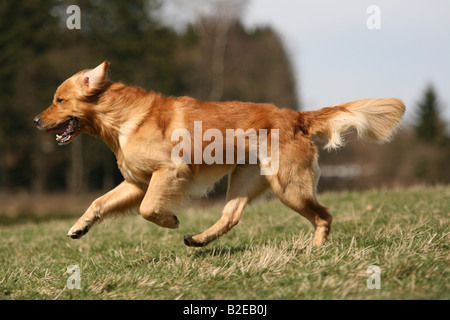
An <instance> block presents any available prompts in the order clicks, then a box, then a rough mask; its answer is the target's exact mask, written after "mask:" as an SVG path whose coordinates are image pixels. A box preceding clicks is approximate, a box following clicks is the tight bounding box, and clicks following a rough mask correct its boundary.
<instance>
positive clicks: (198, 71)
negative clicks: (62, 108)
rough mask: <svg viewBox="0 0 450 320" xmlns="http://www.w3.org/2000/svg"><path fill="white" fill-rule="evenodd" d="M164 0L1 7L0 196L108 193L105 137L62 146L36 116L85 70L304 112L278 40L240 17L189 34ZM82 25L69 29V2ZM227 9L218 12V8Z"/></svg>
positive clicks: (113, 169) (113, 175)
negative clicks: (103, 69) (170, 18)
mask: <svg viewBox="0 0 450 320" xmlns="http://www.w3.org/2000/svg"><path fill="white" fill-rule="evenodd" d="M163 3H164V1H157V0H146V1H143V0H142V1H140V0H132V1H129V0H114V1H100V0H98V1H91V0H79V1H71V2H70V3H69V2H64V1H57V0H27V1H3V2H2V3H1V4H0V30H1V34H0V48H1V50H0V65H1V68H0V150H1V154H0V190H2V191H14V190H27V191H31V192H48V191H51V192H54V191H66V190H69V191H71V192H78V193H79V192H87V191H94V190H99V189H102V190H107V189H111V188H113V187H114V185H116V184H118V183H119V182H120V181H121V180H122V177H121V175H120V172H119V171H118V169H117V166H116V164H115V158H114V155H113V153H112V152H111V151H110V150H109V149H108V148H107V147H106V145H105V144H104V143H103V142H102V141H100V140H99V139H93V138H91V137H87V136H80V137H79V138H77V139H75V140H74V141H73V142H72V143H71V144H70V145H68V146H64V147H57V146H56V143H55V141H54V135H50V134H43V133H41V132H38V131H37V130H36V128H34V126H33V124H32V119H33V117H34V116H35V115H37V114H38V113H39V112H41V111H43V110H44V109H45V108H47V107H48V106H49V105H50V104H51V101H52V99H53V94H54V91H55V90H56V88H57V86H58V85H59V84H60V83H61V82H62V81H63V80H65V79H66V78H68V77H69V76H71V75H72V74H74V73H76V72H78V71H79V70H82V69H86V68H91V67H95V66H97V65H98V64H99V63H101V62H102V61H103V60H105V59H106V60H108V61H109V62H110V63H111V68H110V69H111V74H110V77H111V79H112V80H113V81H123V82H125V83H128V84H132V85H137V86H140V87H143V88H145V89H147V90H155V91H157V92H161V93H163V94H165V95H175V96H179V95H189V96H193V97H195V98H198V99H201V100H223V101H225V100H233V99H238V100H246V101H254V102H273V103H276V104H277V105H279V106H282V107H288V108H293V109H296V108H298V104H299V103H298V97H297V96H296V93H295V92H296V90H295V87H296V85H295V79H294V76H293V73H292V68H291V65H290V62H289V58H288V56H287V54H286V52H285V49H284V48H283V45H282V43H281V41H280V38H279V37H278V35H277V34H276V32H274V31H273V30H272V29H270V28H267V27H265V28H259V29H256V30H247V29H246V28H244V27H243V25H242V24H241V23H240V21H239V16H238V15H236V14H234V15H233V16H222V15H209V16H200V17H198V21H196V22H194V23H192V24H191V25H189V26H188V27H187V28H185V29H184V31H175V30H174V29H173V28H171V27H170V26H168V25H167V24H166V23H164V21H162V19H161V18H160V14H159V13H160V10H161V6H162V5H163ZM73 4H75V5H77V6H78V7H79V8H80V10H81V29H73V30H70V29H68V27H67V25H66V20H67V18H68V17H69V16H70V13H67V7H68V6H69V5H73ZM219 11H220V10H219Z"/></svg>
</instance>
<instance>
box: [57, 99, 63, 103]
mask: <svg viewBox="0 0 450 320" xmlns="http://www.w3.org/2000/svg"><path fill="white" fill-rule="evenodd" d="M63 101H64V99H62V98H57V99H56V102H58V103H61V102H63Z"/></svg>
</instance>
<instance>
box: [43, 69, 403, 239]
mask: <svg viewBox="0 0 450 320" xmlns="http://www.w3.org/2000/svg"><path fill="white" fill-rule="evenodd" d="M108 67H109V63H108V62H107V61H105V62H103V63H101V64H100V65H99V66H97V67H96V68H94V69H89V70H83V71H80V72H78V73H77V74H75V75H74V76H72V77H70V78H69V79H67V80H66V81H65V82H63V83H62V84H61V85H60V86H59V87H58V88H57V90H56V93H55V95H54V99H53V102H52V104H51V106H50V107H49V108H48V109H46V110H45V111H43V112H42V113H41V114H39V115H38V116H37V117H36V118H34V123H35V125H36V126H37V127H38V128H39V129H41V130H44V131H45V132H50V133H55V134H56V142H57V143H58V144H59V145H64V144H68V143H69V142H71V141H72V140H73V139H75V138H76V137H77V136H78V135H79V134H81V133H89V134H91V135H93V136H98V137H100V138H101V139H103V141H104V142H105V143H106V144H107V145H108V146H109V147H110V148H111V150H112V151H113V152H114V154H115V156H116V158H117V164H118V166H119V168H120V171H121V172H122V174H123V177H124V181H123V182H122V183H121V184H120V185H118V186H117V187H116V188H115V189H113V190H112V191H110V192H109V193H107V194H105V195H104V196H102V197H100V198H98V199H97V200H95V201H94V202H93V203H92V204H91V206H90V207H89V208H88V209H87V211H86V212H85V213H84V215H83V216H82V217H81V218H80V219H79V220H78V222H76V223H75V225H74V226H73V227H72V228H71V229H70V230H69V232H68V237H70V238H73V239H78V238H81V237H82V236H83V235H85V234H86V233H87V232H88V231H89V230H90V229H91V227H92V226H93V225H94V224H96V223H98V222H100V221H102V220H104V219H106V218H108V217H111V216H118V215H124V214H128V213H135V214H140V215H141V216H142V217H143V218H144V219H146V220H148V221H151V222H153V223H155V224H157V225H158V226H161V227H164V228H171V229H174V228H177V227H178V225H179V221H178V218H177V216H176V215H175V210H176V208H177V205H179V204H180V203H182V201H183V200H184V199H186V198H188V197H189V196H191V195H196V194H199V193H201V192H202V191H204V190H205V189H207V188H208V187H210V186H211V185H214V183H216V182H217V181H218V180H220V179H221V178H222V177H224V176H225V175H229V185H228V192H227V197H226V205H225V208H224V209H223V213H222V216H221V217H220V219H219V220H218V221H217V222H216V223H215V224H214V225H213V226H212V227H210V228H209V229H207V230H205V231H203V232H201V233H199V234H195V235H185V236H184V242H185V244H186V245H188V246H192V247H202V246H205V245H207V244H209V243H210V242H212V241H214V240H216V239H218V238H219V237H220V236H222V235H224V234H226V233H227V232H228V231H230V229H231V228H233V227H234V226H235V225H236V224H237V223H238V222H239V219H240V218H241V215H242V212H243V210H244V208H245V206H246V205H247V204H248V203H249V202H250V201H251V200H252V199H254V198H256V197H257V196H259V195H261V194H262V193H264V192H265V191H266V190H267V189H268V188H271V189H272V190H273V192H274V193H275V195H277V196H278V197H279V198H280V200H281V201H282V202H283V203H284V204H285V205H287V206H288V207H289V208H291V209H293V210H294V211H296V212H297V213H299V214H300V215H302V216H304V217H306V218H307V219H308V220H309V221H310V222H311V223H312V225H313V226H314V228H315V236H314V243H315V244H317V245H321V244H323V243H324V242H325V241H326V239H327V236H328V234H329V232H330V228H331V222H332V216H331V215H330V214H329V212H328V210H327V209H326V208H325V207H323V206H321V205H320V204H319V203H318V201H317V198H316V187H317V183H318V181H319V176H320V169H319V166H318V162H317V148H316V146H315V144H314V143H313V141H312V136H313V135H315V136H318V137H319V138H322V139H324V140H325V142H326V145H325V147H326V148H328V149H336V148H338V147H340V146H342V145H343V144H344V141H343V139H342V136H341V135H342V133H344V132H345V131H346V130H348V129H349V128H355V129H356V131H357V133H358V136H359V138H361V139H362V140H364V141H368V142H375V143H383V142H387V141H389V140H390V139H391V138H392V136H393V134H394V133H395V131H396V129H397V128H398V126H399V124H400V122H401V119H402V117H403V115H404V113H405V106H404V105H403V103H402V102H401V101H400V100H398V99H395V98H389V99H364V100H357V101H354V102H348V103H344V104H340V105H337V106H334V107H327V108H323V109H320V110H318V111H308V112H296V111H293V110H289V109H280V108H278V107H276V106H275V105H272V104H255V103H244V102H237V101H233V102H202V101H199V100H196V99H193V98H190V97H165V96H163V95H161V94H158V93H155V92H153V91H151V92H148V91H145V90H144V89H141V88H138V87H134V86H127V85H125V84H123V83H115V82H112V81H110V80H109V79H108V77H107V71H108ZM230 130H231V131H230ZM230 132H234V133H235V135H234V136H232V139H228V137H229V133H230ZM183 133H184V134H183ZM249 133H252V134H249ZM263 133H264V134H263ZM220 136H222V137H225V136H226V137H227V139H226V141H224V139H223V138H222V139H221V137H220ZM181 138H182V141H181ZM242 138H244V139H242ZM180 141H181V142H180ZM239 141H240V142H239ZM242 142H243V143H242ZM275 146H276V148H275ZM256 149H259V150H256ZM263 149H265V150H263ZM261 150H263V151H264V152H258V151H261ZM230 152H231V155H230ZM239 152H241V156H240V157H239ZM206 156H208V157H209V159H206ZM251 158H253V160H254V161H253V162H251V161H250V160H251ZM211 159H212V160H213V161H211ZM268 168H272V169H273V168H275V169H276V170H272V171H269V172H265V173H264V172H263V170H264V169H268Z"/></svg>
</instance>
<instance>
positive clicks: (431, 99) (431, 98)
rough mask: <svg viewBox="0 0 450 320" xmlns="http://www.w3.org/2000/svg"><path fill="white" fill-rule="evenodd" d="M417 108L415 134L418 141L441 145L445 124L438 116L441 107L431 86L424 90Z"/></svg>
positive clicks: (443, 138)
mask: <svg viewBox="0 0 450 320" xmlns="http://www.w3.org/2000/svg"><path fill="white" fill-rule="evenodd" d="M417 107H418V124H417V126H416V134H417V136H418V137H419V139H421V140H423V141H425V142H429V143H435V144H440V143H442V142H443V141H444V140H445V122H444V121H443V120H442V118H441V115H440V112H441V106H440V104H439V99H438V96H437V93H436V90H435V89H434V86H433V85H429V86H428V87H427V88H426V90H425V92H424V95H423V97H422V100H421V101H420V102H419V103H418V105H417Z"/></svg>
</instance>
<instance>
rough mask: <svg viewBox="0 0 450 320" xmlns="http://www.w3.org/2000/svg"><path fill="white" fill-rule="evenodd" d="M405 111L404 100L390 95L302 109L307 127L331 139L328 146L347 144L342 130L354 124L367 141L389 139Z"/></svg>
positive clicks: (352, 126) (304, 126) (302, 119)
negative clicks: (307, 109)
mask: <svg viewBox="0 0 450 320" xmlns="http://www.w3.org/2000/svg"><path fill="white" fill-rule="evenodd" d="M404 113H405V106H404V104H403V102H402V101H400V100H398V99H395V98H389V99H364V100H357V101H353V102H348V103H345V104H341V105H337V106H335V107H328V108H323V109H320V110H318V111H308V112H301V113H300V119H301V122H302V126H303V128H304V129H306V130H305V131H307V132H308V133H309V134H314V135H317V136H319V137H320V138H323V139H325V140H328V143H327V144H326V145H325V148H326V149H336V148H339V147H341V146H343V145H344V140H343V138H342V133H344V132H345V131H347V130H348V129H349V128H355V129H356V130H357V132H358V137H359V138H360V139H362V140H364V141H367V142H374V143H384V142H387V141H389V140H390V139H391V138H392V136H393V134H394V133H395V131H396V129H397V128H398V126H399V124H400V121H401V119H402V117H403V115H404Z"/></svg>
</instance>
